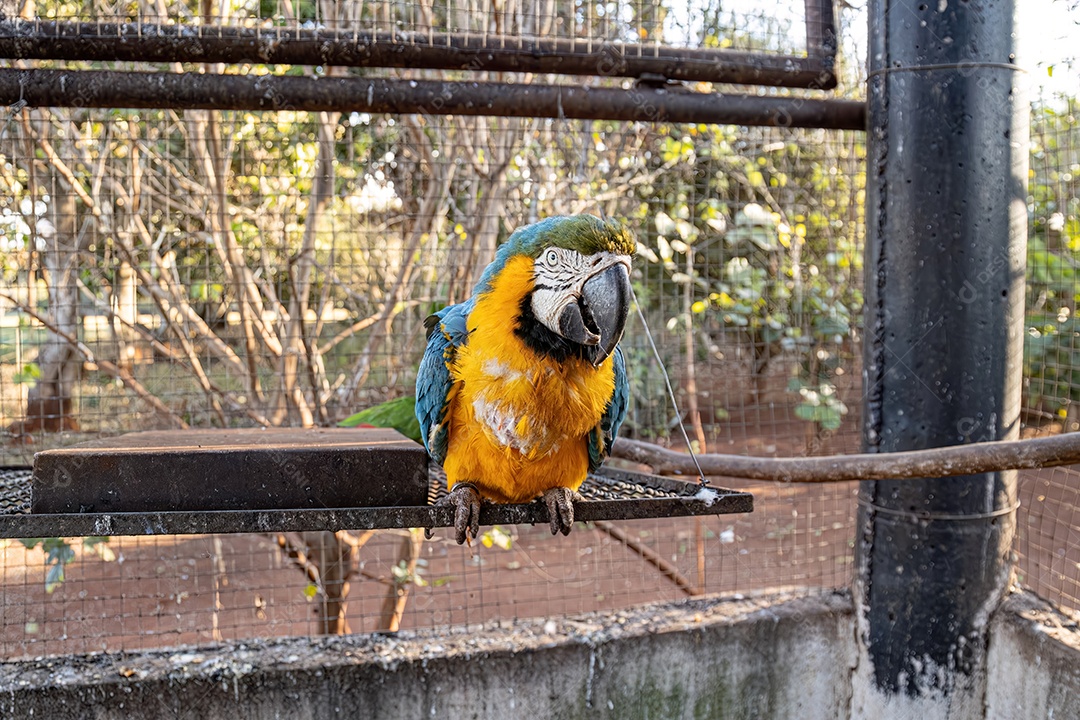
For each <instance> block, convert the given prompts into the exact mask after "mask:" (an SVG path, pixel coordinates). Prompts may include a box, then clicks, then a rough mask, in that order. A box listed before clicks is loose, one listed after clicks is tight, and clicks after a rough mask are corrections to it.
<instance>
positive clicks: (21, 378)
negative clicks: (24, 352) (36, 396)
mask: <svg viewBox="0 0 1080 720" xmlns="http://www.w3.org/2000/svg"><path fill="white" fill-rule="evenodd" d="M40 379H41V368H40V367H38V364H37V363H26V364H25V365H23V366H22V369H21V370H19V371H18V372H16V373H15V374H14V375H12V376H11V382H13V383H15V384H16V385H29V386H30V387H34V386H35V385H37V381H38V380H40Z"/></svg>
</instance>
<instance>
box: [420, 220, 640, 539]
mask: <svg viewBox="0 0 1080 720" xmlns="http://www.w3.org/2000/svg"><path fill="white" fill-rule="evenodd" d="M635 249H636V243H635V241H634V239H633V237H632V236H631V235H630V233H629V232H628V231H627V230H626V229H624V228H623V227H622V226H621V225H619V224H617V223H614V222H609V221H604V220H601V219H599V218H597V217H594V216H592V215H575V216H573V217H552V218H548V219H546V220H543V221H541V222H538V223H536V224H534V225H529V226H527V227H522V228H519V229H518V230H516V231H515V232H514V233H513V234H512V235H511V236H510V237H509V239H507V241H506V242H505V243H504V244H503V245H502V246H501V247H500V248H499V250H498V252H496V254H495V260H494V261H493V262H492V263H491V264H490V265H489V266H488V267H487V269H486V270H485V271H484V273H483V275H482V276H481V278H480V281H479V282H478V283H477V285H476V288H475V289H474V290H473V296H472V297H471V298H469V299H468V300H467V301H465V302H463V303H460V304H458V305H450V306H448V307H446V308H443V309H442V310H440V311H439V312H437V313H435V314H434V315H432V316H430V317H429V318H428V319H427V321H426V323H425V325H426V327H427V329H428V344H427V351H426V352H425V353H424V359H423V360H422V361H421V363H420V370H419V372H418V374H417V378H416V417H417V420H419V422H420V430H421V432H422V434H423V439H424V446H425V447H426V448H427V451H428V453H429V454H430V455H431V457H432V459H434V460H435V461H436V462H438V463H439V464H441V465H442V466H443V468H444V469H445V470H446V478H447V482H448V485H449V488H450V494H449V495H448V496H447V498H446V499H445V501H444V502H446V503H447V504H450V505H452V506H453V507H454V508H455V523H454V526H455V530H456V532H457V541H458V543H462V542H464V541H465V540H466V539H467V537H468V535H471V536H472V537H474V538H475V537H476V536H477V533H478V532H479V524H480V520H479V516H480V501H481V498H483V499H486V500H489V501H492V502H501V503H516V502H528V501H530V500H533V499H534V498H537V497H540V496H543V498H544V501H545V503H546V504H547V507H548V512H549V513H550V518H551V532H552V533H553V534H554V533H557V532H562V533H563V534H564V535H565V534H567V533H569V532H570V528H571V526H572V525H573V522H574V504H573V503H574V501H575V500H577V499H580V498H581V496H580V495H578V493H577V489H578V488H579V487H580V486H581V483H582V482H583V481H584V480H585V476H586V474H587V473H588V472H589V471H590V470H595V469H596V468H597V467H599V466H600V463H602V462H603V461H604V459H605V458H606V457H607V455H608V452H609V450H610V448H611V444H612V442H614V440H615V436H616V435H617V434H618V432H619V426H620V425H621V424H622V422H623V418H624V417H626V406H627V401H628V398H629V383H628V382H627V379H626V368H625V365H624V364H623V357H622V352H621V351H620V350H619V348H618V343H619V340H620V339H621V338H622V333H623V328H624V326H625V325H626V315H627V311H628V309H629V307H630V297H631V290H630V258H631V256H632V255H633V253H634V251H635Z"/></svg>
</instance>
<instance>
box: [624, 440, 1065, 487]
mask: <svg viewBox="0 0 1080 720" xmlns="http://www.w3.org/2000/svg"><path fill="white" fill-rule="evenodd" d="M612 455H613V456H614V457H619V458H623V459H626V460H633V461H634V462H637V463H641V464H643V465H649V466H650V467H652V468H653V471H654V472H656V473H658V474H660V475H694V476H696V475H697V470H696V469H695V467H694V463H693V461H692V460H691V458H690V456H689V455H685V454H683V453H678V452H674V451H672V450H668V449H667V448H663V447H660V446H659V445H653V444H652V443H647V442H642V441H640V440H628V439H626V438H619V439H618V440H616V441H615V445H614V447H613V448H612ZM697 459H698V462H699V463H701V469H702V470H703V471H704V472H705V474H706V475H708V476H721V477H733V478H746V479H750V480H770V481H773V482H797V483H831V482H847V481H852V480H913V479H920V478H935V477H955V476H958V475H976V474H978V473H985V472H1000V471H1002V470H1030V469H1036V468H1047V467H1061V466H1063V465H1075V464H1077V463H1080V433H1069V434H1065V435H1055V436H1053V437H1046V438H1032V439H1029V440H1000V441H997V442H985V443H975V444H971V445H951V446H949V447H941V448H932V449H929V450H910V451H906V452H895V453H862V454H855V455H834V456H831V457H811V458H758V457H746V456H744V455H722V454H706V455H698V456H697Z"/></svg>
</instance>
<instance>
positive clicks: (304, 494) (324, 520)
mask: <svg viewBox="0 0 1080 720" xmlns="http://www.w3.org/2000/svg"><path fill="white" fill-rule="evenodd" d="M445 492H446V488H445V479H444V478H443V476H442V473H441V471H439V469H438V468H436V467H435V466H431V468H430V469H429V467H428V462H427V455H426V453H424V451H423V449H422V448H420V446H418V445H417V444H415V443H413V442H411V441H409V440H407V439H405V438H404V437H402V436H401V435H398V434H397V433H395V432H393V431H388V430H379V429H350V430H345V429H316V430H296V429H285V428H275V429H250V430H213V431H169V432H144V433H132V434H130V435H123V436H120V437H117V438H111V439H108V440H102V441H95V442H90V443H85V444H83V445H78V446H75V447H71V448H66V449H62V450H48V451H45V452H41V453H38V454H37V455H36V456H35V458H34V470H33V472H32V473H31V472H30V471H29V470H26V469H22V470H14V469H13V470H5V471H0V538H17V537H77V536H86V535H155V534H169V535H183V534H200V533H243V532H260V533H265V532H288V531H305V530H343V529H352V530H365V529H384V528H412V527H416V528H420V527H423V528H437V527H451V526H452V525H453V520H454V512H453V509H452V508H450V507H442V506H436V505H434V504H432V503H433V502H434V501H435V500H437V499H438V498H439V497H440V496H441V495H442V494H443V493H445ZM580 492H581V494H582V495H583V496H584V497H585V501H584V502H578V503H577V504H576V506H575V516H576V518H577V519H578V520H580V521H586V522H587V521H595V520H629V519H639V518H654V517H683V516H690V515H721V514H727V513H743V512H751V511H752V510H753V497H752V496H751V495H750V494H749V493H745V492H735V491H731V490H724V489H721V488H709V489H707V490H704V491H703V490H702V489H701V487H700V486H699V485H698V484H697V483H690V482H684V481H680V480H673V479H671V478H665V477H659V476H655V475H645V474H642V473H635V472H628V471H623V470H616V469H611V468H603V469H601V471H600V472H599V473H596V474H592V475H590V476H589V477H588V479H587V480H586V482H585V484H584V485H583V486H582V487H581V489H580ZM547 521H548V513H547V508H546V507H545V506H544V505H543V503H541V502H531V503H523V504H510V505H495V504H484V506H483V507H482V508H481V512H480V522H481V524H482V525H496V524H507V525H508V524H519V523H546V522H547Z"/></svg>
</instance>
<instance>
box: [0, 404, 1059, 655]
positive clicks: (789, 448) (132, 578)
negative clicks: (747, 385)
mask: <svg viewBox="0 0 1080 720" xmlns="http://www.w3.org/2000/svg"><path fill="white" fill-rule="evenodd" d="M756 412H757V413H758V414H757V416H753V415H751V414H749V412H748V413H747V414H745V415H744V416H743V417H738V418H734V422H732V423H731V424H730V427H732V428H739V427H741V428H750V427H752V426H754V425H757V427H761V426H762V425H763V424H765V423H768V424H769V426H770V427H771V429H772V431H773V432H772V437H781V438H787V440H786V442H777V441H776V440H772V439H766V438H761V437H746V436H740V435H739V434H738V433H736V432H731V433H729V434H728V436H727V437H726V438H724V437H721V438H717V439H715V441H714V444H713V445H712V446H711V447H710V448H709V449H710V450H714V451H718V452H724V451H725V450H731V449H732V448H739V449H741V450H742V451H744V452H749V453H751V454H757V455H776V456H784V455H795V454H800V453H804V452H805V450H806V446H807V443H808V442H811V443H814V445H813V447H814V448H815V450H816V454H831V453H840V452H854V451H856V450H857V448H858V439H857V438H858V433H857V424H856V423H855V419H854V418H849V419H848V422H847V423H845V425H844V426H843V427H842V428H841V431H840V432H838V433H836V434H835V435H833V436H830V437H824V438H818V439H817V440H814V438H808V437H807V436H806V432H805V423H801V422H799V421H795V420H786V418H784V417H778V416H777V414H776V413H775V412H773V413H772V414H769V413H770V411H768V410H767V409H761V410H758V411H756ZM785 422H787V423H790V427H785ZM1078 480H1080V473H1077V472H1076V471H1074V470H1069V469H1055V470H1044V471H1040V472H1030V473H1023V474H1022V476H1021V482H1020V499H1021V503H1022V505H1021V510H1020V515H1019V528H1018V541H1017V551H1018V556H1019V564H1018V579H1019V580H1020V582H1021V583H1022V584H1024V585H1026V586H1028V587H1032V588H1034V589H1035V590H1036V591H1038V592H1040V593H1041V594H1043V595H1044V596H1045V597H1047V598H1048V599H1050V600H1051V601H1053V602H1055V603H1056V604H1062V605H1064V606H1066V607H1067V608H1073V609H1076V608H1080V599H1078V598H1077V595H1080V592H1078V590H1077V589H1078V588H1080V510H1077V508H1078V507H1080V497H1078V493H1080V482H1077V481H1078ZM716 484H718V485H726V486H728V487H732V488H737V489H744V490H748V491H750V492H752V493H753V494H754V498H755V510H754V512H753V513H751V514H747V515H721V516H712V517H706V518H702V519H701V520H700V521H699V520H695V519H693V518H682V519H657V520H639V521H629V522H622V523H618V524H617V526H618V529H621V530H622V531H623V532H624V533H625V534H627V535H628V536H630V537H631V538H633V539H634V540H636V541H638V542H640V543H641V544H642V545H644V546H646V547H647V548H649V549H650V550H652V551H654V553H655V554H656V556H658V557H659V558H662V559H663V562H665V563H666V564H667V566H668V567H669V569H674V570H675V571H677V572H678V573H680V574H681V575H682V576H683V577H684V578H685V579H686V583H687V584H689V585H691V586H693V587H694V588H695V589H696V590H698V591H701V592H704V593H707V594H717V593H722V594H727V595H739V594H749V593H752V592H754V591H758V590H763V589H780V588H805V589H809V592H811V593H814V592H827V591H828V590H829V589H832V588H835V587H845V586H847V585H848V584H849V583H850V580H851V573H852V565H853V541H852V539H853V536H854V520H855V511H856V489H857V485H856V484H855V483H840V484H834V485H827V486H815V485H781V484H773V483H759V482H749V481H736V480H729V481H723V480H721V481H717V482H716ZM502 530H503V531H505V533H506V534H507V535H508V536H509V538H510V543H509V547H508V548H504V547H500V546H499V543H498V542H495V543H493V544H492V546H491V547H485V546H484V545H483V544H479V543H478V544H476V545H475V546H474V547H473V548H463V547H459V546H457V545H456V544H454V543H453V541H452V539H451V538H450V534H449V533H448V532H447V531H437V533H436V536H435V538H433V539H432V540H430V541H427V542H425V544H424V546H423V549H422V554H421V562H420V564H419V566H418V571H417V573H416V576H417V578H418V579H409V578H405V577H404V570H403V568H402V567H400V566H399V560H400V555H399V553H400V549H401V545H402V534H403V532H404V531H383V532H380V533H377V534H376V535H375V536H374V537H373V538H372V539H371V540H370V541H369V542H368V543H367V544H366V545H364V547H363V548H362V549H361V550H360V551H359V553H358V554H357V555H358V557H357V558H356V560H357V562H356V566H355V568H354V573H353V576H352V580H351V586H350V589H349V593H348V605H347V612H346V618H347V622H348V625H349V630H350V631H351V632H375V631H379V630H380V629H382V628H383V627H384V622H385V612H384V604H385V603H386V601H387V597H388V595H390V594H394V595H396V593H397V591H398V588H399V587H401V584H400V582H397V583H396V582H395V578H396V579H397V580H398V581H400V580H402V579H404V580H406V581H407V585H408V588H409V593H410V596H409V599H408V602H407V604H406V610H405V613H404V615H403V617H402V620H401V628H402V629H414V628H425V627H443V626H450V625H455V626H457V625H473V624H479V623H486V622H492V621H510V620H514V619H518V618H537V617H553V618H554V617H558V618H561V617H565V616H572V615H576V614H580V613H584V612H589V611H594V610H612V609H621V608H627V607H631V606H635V605H639V604H642V603H648V602H657V601H671V600H677V599H679V598H684V597H687V596H688V593H687V591H686V590H685V589H684V588H680V586H679V585H677V584H676V583H674V582H672V580H671V579H669V577H667V576H666V575H665V574H664V573H662V572H660V571H658V569H657V567H656V566H655V565H654V564H650V563H649V562H647V561H645V560H644V559H642V557H641V556H640V555H639V554H638V553H636V552H634V551H633V550H631V549H630V548H629V547H628V546H627V544H626V543H625V542H623V541H620V540H619V539H616V538H615V537H614V536H613V535H612V534H611V533H610V532H606V531H605V530H604V529H602V528H597V527H593V526H586V525H578V526H577V527H576V528H575V529H574V531H573V532H572V533H571V534H570V536H569V537H566V538H563V537H557V538H553V537H552V536H551V535H550V534H549V531H548V530H547V528H546V527H540V526H538V527H529V526H516V527H506V528H502ZM489 537H491V536H489ZM495 539H496V540H498V537H495ZM108 548H109V550H110V551H111V554H112V556H113V557H111V558H109V557H107V558H104V559H103V558H102V557H101V556H100V555H99V554H98V553H97V552H95V551H94V550H93V549H87V548H81V547H80V548H77V551H76V553H77V554H76V559H75V560H74V561H73V562H72V563H70V565H68V567H67V572H66V579H65V581H64V582H63V583H62V584H61V585H60V586H59V587H58V588H56V589H55V590H54V591H53V592H51V593H48V592H46V588H45V567H44V565H43V557H42V554H41V551H40V550H37V549H35V550H26V549H25V548H24V547H23V546H22V545H21V544H20V543H19V542H17V541H14V542H8V543H6V545H4V546H3V547H0V573H2V578H3V583H2V585H0V611H2V621H0V659H13V658H19V657H27V656H41V655H49V654H58V653H72V652H87V651H100V650H111V651H119V650H133V649H137V648H149V647H167V646H173V645H182V644H185V645H186V644H193V643H204V642H208V641H213V640H219V639H223V640H234V639H246V638H273V637H287V636H297V635H309V634H316V633H317V632H318V613H319V612H320V608H321V607H322V605H321V602H320V595H319V593H318V592H317V589H316V588H315V587H314V586H312V585H311V583H310V582H309V580H308V578H307V577H306V576H305V574H304V573H303V572H302V571H301V570H300V569H298V568H297V566H296V565H295V564H294V563H293V562H292V561H291V560H290V559H289V558H288V557H286V556H285V554H284V553H283V552H282V551H281V549H280V548H279V547H278V543H277V539H276V536H272V535H222V536H176V537H140V538H113V539H111V540H110V542H109V543H108ZM396 567H397V574H396V575H395V568H396Z"/></svg>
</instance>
